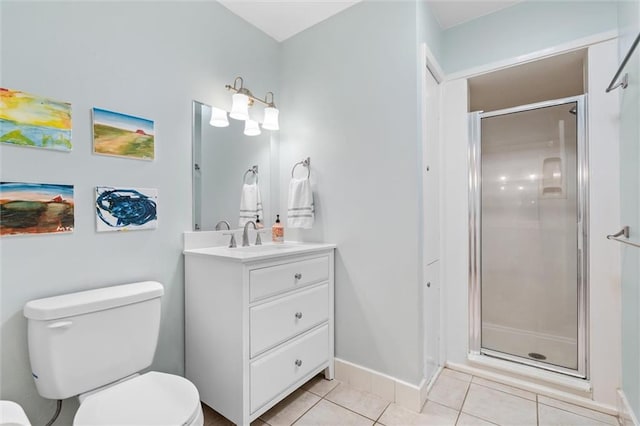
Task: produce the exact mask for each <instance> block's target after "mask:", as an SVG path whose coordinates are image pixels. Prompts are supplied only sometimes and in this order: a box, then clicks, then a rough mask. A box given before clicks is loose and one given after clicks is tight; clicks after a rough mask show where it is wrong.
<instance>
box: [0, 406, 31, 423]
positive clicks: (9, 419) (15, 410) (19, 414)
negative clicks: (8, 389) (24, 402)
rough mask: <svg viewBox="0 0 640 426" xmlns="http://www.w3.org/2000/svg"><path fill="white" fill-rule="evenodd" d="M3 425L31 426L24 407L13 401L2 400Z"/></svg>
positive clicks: (0, 408) (0, 416)
mask: <svg viewBox="0 0 640 426" xmlns="http://www.w3.org/2000/svg"><path fill="white" fill-rule="evenodd" d="M0 425H1V426H31V423H29V419H28V418H27V415H26V414H25V413H24V410H23V409H22V407H21V406H20V405H19V404H18V403H16V402H13V401H0Z"/></svg>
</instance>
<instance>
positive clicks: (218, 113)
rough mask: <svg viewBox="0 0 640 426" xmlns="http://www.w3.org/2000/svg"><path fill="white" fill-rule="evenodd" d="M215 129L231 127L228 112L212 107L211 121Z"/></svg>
mask: <svg viewBox="0 0 640 426" xmlns="http://www.w3.org/2000/svg"><path fill="white" fill-rule="evenodd" d="M209 124H211V125H212V126H214V127H227V126H228V125H229V119H228V118H227V111H225V110H223V109H220V108H216V107H211V120H210V121H209Z"/></svg>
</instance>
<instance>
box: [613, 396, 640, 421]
mask: <svg viewBox="0 0 640 426" xmlns="http://www.w3.org/2000/svg"><path fill="white" fill-rule="evenodd" d="M618 411H619V412H620V414H619V417H618V420H619V422H620V424H621V425H622V426H640V422H638V418H637V417H636V415H635V413H634V412H633V410H632V409H631V405H629V400H628V399H627V396H626V395H625V394H624V391H623V390H622V389H618Z"/></svg>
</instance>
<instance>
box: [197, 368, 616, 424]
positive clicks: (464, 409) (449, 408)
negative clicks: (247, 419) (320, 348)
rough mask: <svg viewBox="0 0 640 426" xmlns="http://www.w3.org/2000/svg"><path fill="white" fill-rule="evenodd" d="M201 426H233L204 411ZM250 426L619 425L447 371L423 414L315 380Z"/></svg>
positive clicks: (610, 418)
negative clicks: (203, 425)
mask: <svg viewBox="0 0 640 426" xmlns="http://www.w3.org/2000/svg"><path fill="white" fill-rule="evenodd" d="M203 408H204V415H205V423H204V424H205V426H231V425H233V423H231V422H230V421H229V420H227V419H225V418H224V417H222V416H221V415H220V414H218V413H216V412H215V411H213V410H212V409H211V408H209V407H207V406H206V405H203ZM251 425H252V426H264V425H267V426H289V425H296V426H311V425H313V426H320V425H326V426H342V425H345V426H346V425H354V426H360V425H363V426H364V425H368V426H372V425H376V426H377V425H380V426H421V425H434V426H456V425H457V426H485V425H487V426H491V425H494V426H495V425H499V426H511V425H513V426H529V425H531V426H592V425H594V426H595V425H614V426H616V425H618V421H617V418H616V417H613V416H610V415H607V414H604V413H600V412H597V411H593V410H589V409H587V408H583V407H579V406H577V405H573V404H568V403H566V402H562V401H559V400H555V399H552V398H548V397H545V396H542V395H536V394H535V393H532V392H528V391H525V390H522V389H517V388H514V387H511V386H506V385H503V384H500V383H497V382H492V381H490V380H486V379H482V378H480V377H475V376H470V375H468V374H464V373H460V372H457V371H453V370H449V369H445V370H443V371H442V374H440V377H438V380H437V381H436V383H435V384H434V385H433V387H432V388H431V392H429V395H428V398H427V402H426V403H425V405H424V407H423V408H422V411H421V412H420V413H416V412H413V411H410V410H407V409H405V408H403V407H401V406H399V405H397V404H395V403H393V402H391V401H387V400H385V399H383V398H380V397H379V396H376V395H373V394H370V393H367V392H363V391H360V390H358V389H355V388H352V387H350V386H349V385H347V384H345V383H341V382H339V381H337V380H332V381H328V380H324V379H323V378H322V376H321V375H318V376H316V377H314V378H313V379H311V380H310V381H309V382H307V383H305V384H304V385H303V386H302V388H300V389H298V390H297V391H295V392H293V393H292V394H291V395H289V396H288V397H287V398H285V399H284V400H283V401H281V402H280V403H279V404H277V405H276V406H275V407H273V408H272V409H271V410H269V411H267V412H266V413H264V414H263V415H262V416H260V418H259V419H258V420H256V421H254V422H253V423H252V424H251Z"/></svg>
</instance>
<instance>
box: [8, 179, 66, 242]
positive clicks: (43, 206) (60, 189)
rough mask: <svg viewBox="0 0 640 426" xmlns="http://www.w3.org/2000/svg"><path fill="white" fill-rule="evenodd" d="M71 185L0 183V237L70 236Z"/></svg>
mask: <svg viewBox="0 0 640 426" xmlns="http://www.w3.org/2000/svg"><path fill="white" fill-rule="evenodd" d="M73 224H74V204H73V185H53V184H47V183H22V182H0V235H2V236H5V235H18V234H46V233H59V232H73Z"/></svg>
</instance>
